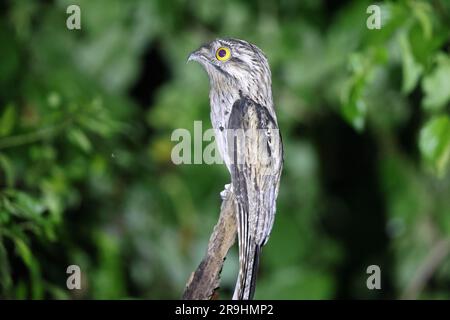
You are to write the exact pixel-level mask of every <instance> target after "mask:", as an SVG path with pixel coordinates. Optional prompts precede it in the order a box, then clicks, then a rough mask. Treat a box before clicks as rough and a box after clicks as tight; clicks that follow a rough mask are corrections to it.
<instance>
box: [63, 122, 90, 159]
mask: <svg viewBox="0 0 450 320" xmlns="http://www.w3.org/2000/svg"><path fill="white" fill-rule="evenodd" d="M68 138H69V140H70V141H71V142H72V143H73V144H75V145H76V146H78V147H79V148H80V149H81V150H83V151H84V152H86V153H88V152H90V151H91V150H92V145H91V141H89V139H88V137H87V136H86V135H85V134H84V132H83V131H81V130H80V129H77V128H72V129H71V130H69V133H68Z"/></svg>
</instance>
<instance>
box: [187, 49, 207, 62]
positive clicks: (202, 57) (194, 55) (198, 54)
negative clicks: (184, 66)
mask: <svg viewBox="0 0 450 320" xmlns="http://www.w3.org/2000/svg"><path fill="white" fill-rule="evenodd" d="M207 51H208V49H207V48H206V46H202V47H200V48H199V49H197V50H195V51H192V52H191V54H190V55H189V57H188V59H187V62H189V61H197V62H199V63H202V62H205V61H206V60H207V58H206V55H207ZM187 62H186V63H187Z"/></svg>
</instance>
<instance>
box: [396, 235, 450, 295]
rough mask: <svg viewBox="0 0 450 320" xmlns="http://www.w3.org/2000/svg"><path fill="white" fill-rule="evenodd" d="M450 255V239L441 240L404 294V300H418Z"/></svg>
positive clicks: (432, 249)
mask: <svg viewBox="0 0 450 320" xmlns="http://www.w3.org/2000/svg"><path fill="white" fill-rule="evenodd" d="M449 254H450V239H441V240H439V241H437V242H436V244H435V245H434V246H433V247H432V248H431V251H430V253H429V254H428V256H427V257H426V258H425V260H424V261H423V263H422V264H421V265H420V266H419V268H418V269H417V272H416V274H415V275H414V277H413V279H412V281H411V283H410V284H409V285H408V287H407V288H406V290H405V292H404V293H403V296H402V299H407V300H413V299H417V298H418V297H419V295H420V293H421V292H422V290H423V289H424V288H425V286H426V284H427V282H428V280H429V279H430V278H431V277H432V276H433V274H434V272H435V271H436V270H437V268H438V267H439V266H440V265H441V263H442V262H443V261H445V258H446V257H447V256H448V255H449Z"/></svg>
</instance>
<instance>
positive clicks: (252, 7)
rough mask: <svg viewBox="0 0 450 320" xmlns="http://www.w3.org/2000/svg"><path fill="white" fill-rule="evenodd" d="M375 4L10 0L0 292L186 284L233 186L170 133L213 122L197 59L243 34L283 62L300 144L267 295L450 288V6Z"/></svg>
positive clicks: (56, 293)
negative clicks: (369, 282) (190, 161)
mask: <svg viewBox="0 0 450 320" xmlns="http://www.w3.org/2000/svg"><path fill="white" fill-rule="evenodd" d="M70 4H78V5H79V6H80V8H81V27H82V29H81V30H68V29H67V28H66V19H67V17H68V15H67V14H66V8H67V6H68V5H70ZM370 4H371V2H369V1H331V0H321V1H317V0H305V1H295V0H283V1H274V0H268V1H223V0H221V1H217V0H213V1H211V0H201V1H187V0H172V1H167V0H154V1H146V0H134V1H119V0H107V1H106V0H104V1H102V0H95V1H92V0H90V1H88V0H83V1H81V0H79V1H76V0H74V1H66V0H54V1H50V0H49V1H30V0H17V1H2V2H1V4H0V9H1V10H0V12H1V13H0V297H1V298H18V299H22V298H33V299H43V298H50V299H70V298H75V299H78V298H85V299H109V298H112V299H116V298H121V299H122V298H145V299H160V298H169V299H177V298H180V297H181V294H182V292H183V289H184V286H185V283H186V281H187V279H188V277H189V275H190V273H191V272H192V271H193V270H194V269H195V268H196V267H197V265H198V263H199V262H200V260H201V258H202V256H203V254H204V252H205V250H206V246H207V241H208V238H209V235H210V233H211V231H212V228H213V226H214V224H215V222H216V221H217V218H218V214H219V206H220V198H219V192H220V191H221V190H222V189H223V186H224V184H226V183H228V182H229V176H228V173H227V171H226V169H225V167H224V166H220V165H179V166H176V165H174V164H173V163H172V162H171V150H172V148H173V146H174V145H175V144H176V142H172V141H171V139H170V137H171V133H172V131H173V130H174V129H176V128H186V129H188V130H190V131H191V132H192V131H193V122H194V120H202V121H203V129H204V130H205V129H207V128H210V127H211V126H210V121H209V100H208V91H209V83H208V79H207V76H206V73H205V72H204V71H203V70H202V69H201V67H200V66H199V65H197V64H186V58H187V55H188V53H189V52H191V51H192V50H194V49H196V48H198V47H199V46H200V45H201V44H202V43H204V42H207V41H210V40H212V39H214V38H216V37H237V38H242V39H245V40H248V41H250V42H253V43H255V44H256V45H258V46H259V47H260V48H261V49H262V50H263V51H264V52H265V53H266V54H267V56H268V58H269V61H270V64H271V68H272V73H273V91H274V99H275V103H276V109H277V113H278V118H279V124H280V128H281V130H282V133H283V138H284V143H285V150H286V155H285V167H284V173H283V176H282V184H281V188H280V195H279V201H278V211H277V218H276V221H275V226H274V229H273V232H272V236H271V238H270V240H269V242H268V245H267V246H266V247H265V248H264V250H263V255H262V261H261V266H260V272H259V276H258V284H257V289H256V296H255V297H256V298H258V299H333V298H358V299H385V298H432V299H434V298H436V299H449V298H450V255H449V252H450V243H449V239H450V174H449V170H448V167H449V158H450V116H449V114H450V113H449V111H450V108H449V106H450V103H449V101H450V54H449V52H450V28H449V27H450V1H448V0H430V1H425V0H424V1H419V0H418V1H392V2H389V1H386V2H380V3H378V4H379V5H380V7H381V12H382V28H381V30H369V29H368V28H367V27H366V20H367V18H368V17H369V14H368V13H366V9H367V7H368V5H370ZM206 144H207V143H206ZM72 264H76V265H79V266H80V267H81V270H82V289H81V290H74V291H69V290H67V288H66V279H67V276H68V275H67V274H66V268H67V266H69V265H72ZM237 264H238V261H237V250H236V248H233V250H232V251H231V252H230V254H229V257H228V259H227V260H226V264H225V267H224V270H223V274H222V283H221V289H220V291H219V293H220V298H223V299H225V298H230V296H231V292H232V289H233V286H234V283H235V278H236V274H237ZM373 264H375V265H379V266H380V268H381V276H382V281H381V285H382V289H381V290H368V289H367V287H366V279H367V277H368V275H367V274H366V268H367V267H368V266H369V265H373Z"/></svg>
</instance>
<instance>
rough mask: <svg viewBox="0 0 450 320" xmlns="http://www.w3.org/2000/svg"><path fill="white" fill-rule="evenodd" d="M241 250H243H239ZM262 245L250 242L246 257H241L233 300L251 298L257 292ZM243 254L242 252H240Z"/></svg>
mask: <svg viewBox="0 0 450 320" xmlns="http://www.w3.org/2000/svg"><path fill="white" fill-rule="evenodd" d="M239 251H241V250H239ZM260 253H261V246H260V245H258V244H255V243H254V242H253V243H251V242H250V247H248V248H247V250H246V252H243V253H242V254H244V255H245V258H244V259H242V258H241V259H239V260H240V263H239V275H238V279H237V282H236V287H235V289H234V294H233V300H251V299H253V295H254V293H255V285H256V274H257V273H258V265H259V255H260ZM239 255H241V253H240V254H239Z"/></svg>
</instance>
